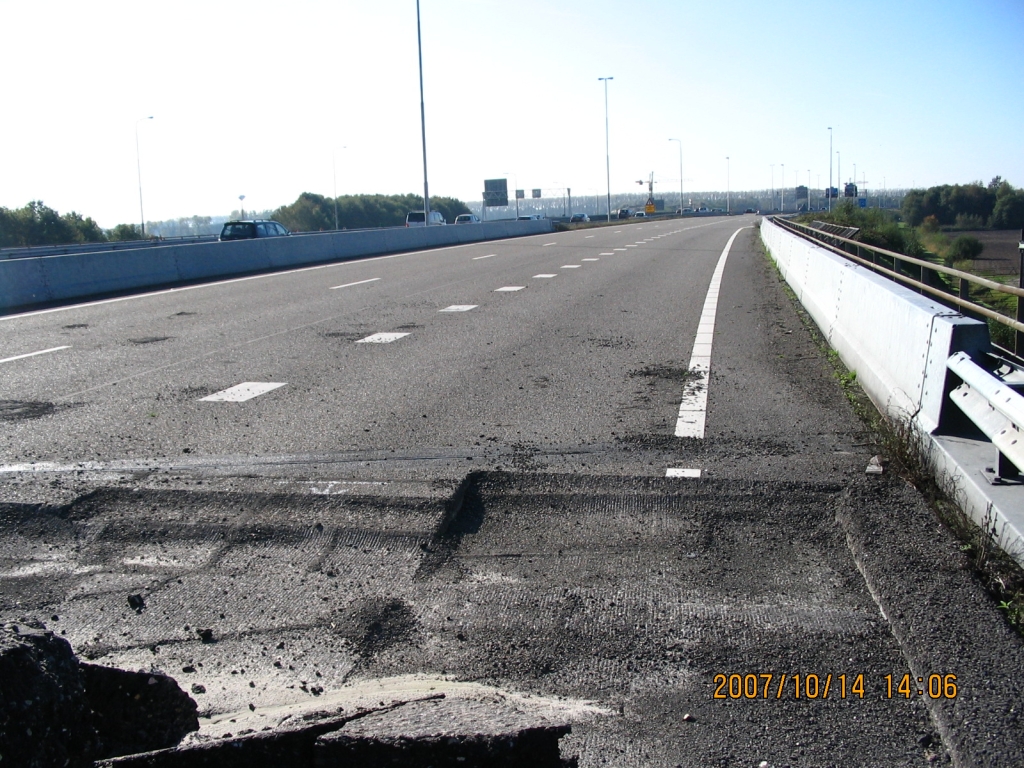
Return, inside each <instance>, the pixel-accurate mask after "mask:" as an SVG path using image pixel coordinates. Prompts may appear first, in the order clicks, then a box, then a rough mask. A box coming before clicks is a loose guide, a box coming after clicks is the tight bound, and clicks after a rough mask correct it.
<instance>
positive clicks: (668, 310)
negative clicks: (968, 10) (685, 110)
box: [0, 217, 1024, 766]
mask: <svg viewBox="0 0 1024 768" xmlns="http://www.w3.org/2000/svg"><path fill="white" fill-rule="evenodd" d="M753 223H754V219H753V217H732V218H728V219H719V220H683V221H662V222H658V223H644V224H632V223H631V224H628V225H623V226H621V227H613V228H609V229H591V230H581V231H575V232H569V233H556V234H552V235H546V236H541V237H537V238H524V239H520V240H513V241H504V242H500V243H483V244H476V245H473V246H469V247H461V248H451V249H442V250H438V251H431V252H425V253H420V254H400V255H397V256H395V257H392V258H385V259H368V260H364V261H359V262H349V263H346V264H341V265H332V266H328V267H325V268H320V269H312V270H305V271H296V272H292V273H288V274H283V275H273V276H266V277H261V278H259V279H253V280H245V281H240V282H231V283H226V284H222V285H216V286H205V287H200V288H196V289H193V290H186V291H178V292H172V293H161V294H158V295H153V296H145V297H137V298H132V299H129V300H125V301H118V302H114V303H104V304H98V305H95V306H85V307H71V308H66V309H62V310H60V311H56V312H48V313H45V314H33V315H26V316H22V317H14V318H0V339H2V342H0V359H4V358H7V357H13V356H16V355H21V354H26V353H29V352H33V351H37V350H44V349H50V348H53V347H57V346H63V345H69V346H70V349H65V350H61V351H57V352H52V353H48V354H45V355H39V356H36V357H32V358H23V359H20V360H17V361H13V362H9V363H3V364H0V374H2V378H0V423H2V426H3V429H2V430H0V464H2V465H3V466H2V467H0V470H3V471H2V472H0V584H2V587H0V619H2V620H4V621H7V620H12V619H16V618H20V617H24V616H28V617H34V618H38V619H41V620H43V621H44V622H45V623H46V624H47V625H48V626H50V627H51V628H52V629H54V630H56V631H58V632H60V633H61V634H62V635H63V636H65V637H66V638H67V639H68V640H69V641H70V642H71V644H72V646H73V647H74V649H75V650H76V651H77V652H78V653H79V654H81V655H82V656H84V657H88V658H90V659H94V660H96V661H97V663H102V664H107V665H111V666H121V667H124V668H127V669H140V668H141V669H151V668H152V669H157V670H162V671H164V672H166V673H167V674H169V675H171V676H172V677H174V678H175V679H177V680H178V681H179V683H180V684H181V685H182V687H183V688H184V689H185V690H187V691H190V690H191V691H194V693H193V696H194V698H195V699H196V700H197V702H199V706H200V710H201V712H202V713H203V714H204V715H205V717H204V719H203V723H204V725H203V730H202V731H201V734H200V736H198V737H194V738H195V739H196V740H198V741H204V740H205V741H209V740H211V739H216V738H219V737H223V736H224V735H225V734H227V733H231V734H232V735H233V736H238V735H239V733H242V732H244V731H248V730H255V731H260V729H262V728H266V727H274V726H276V725H278V724H279V723H281V722H284V721H286V720H288V718H289V717H290V716H294V714H295V713H296V712H298V711H309V710H317V709H322V710H324V711H334V710H336V709H337V708H338V707H344V706H347V707H348V710H349V711H351V709H352V707H354V706H358V707H364V706H369V704H372V703H374V702H372V701H371V700H372V699H374V698H375V696H376V693H375V692H376V691H378V690H379V691H382V693H381V694H380V695H381V698H382V699H387V700H388V701H391V700H392V699H394V698H395V697H396V696H397V697H399V698H401V697H402V696H407V697H410V698H416V697H422V696H424V695H430V692H431V691H434V692H436V691H438V690H442V691H446V692H447V694H448V695H450V696H452V697H460V696H466V697H470V698H473V697H476V698H478V699H483V700H486V699H487V698H488V697H498V698H501V699H502V700H504V701H509V700H513V699H514V700H515V701H517V702H521V703H522V702H531V704H530V706H533V707H535V708H539V709H536V711H535V710H530V711H531V712H533V716H537V717H541V716H543V717H546V718H548V719H551V720H554V721H559V722H561V721H565V722H571V723H572V725H573V728H572V733H571V734H570V735H568V736H566V737H565V738H564V739H563V740H562V753H563V755H564V756H577V757H578V758H579V764H580V765H581V766H596V765H630V766H632V765H635V766H648V765H651V766H662V765H664V766H675V765H685V766H708V765H750V766H758V765H761V764H762V762H763V763H765V764H767V765H770V766H787V765H788V766H822V765H843V766H850V765H856V766H861V765H863V766H869V765H870V766H875V765H877V766H903V765H906V766H911V765H928V764H957V765H992V766H997V765H1014V764H1020V763H1022V762H1024V736H1022V734H1021V730H1020V724H1019V722H1018V717H1019V712H1020V708H1021V705H1022V701H1021V698H1022V696H1021V693H1020V691H1019V679H1020V672H1021V669H1024V652H1022V647H1021V642H1020V639H1019V638H1017V637H1015V636H1013V635H1012V634H1011V633H1010V631H1009V630H1008V629H1007V627H1006V626H1005V623H1004V622H1003V620H1002V617H1001V615H1000V614H999V612H998V610H997V608H995V607H994V606H992V605H991V603H990V602H989V601H988V599H987V598H986V597H985V596H984V594H983V592H982V590H981V589H980V587H979V586H978V585H977V584H976V583H975V582H974V581H973V580H972V578H971V577H970V575H969V573H968V571H967V569H966V564H965V562H964V560H963V556H962V554H961V553H960V552H959V550H958V548H957V546H956V544H955V543H954V542H953V541H952V540H951V539H950V538H949V537H948V536H947V535H946V534H945V533H943V532H942V531H941V529H940V528H939V526H938V524H937V523H936V522H935V520H934V518H933V517H932V515H931V513H930V512H929V511H928V510H927V509H926V508H925V507H924V505H923V503H922V501H921V500H920V498H919V497H918V495H917V494H916V493H915V492H914V491H913V489H912V488H910V487H909V486H907V485H906V484H905V483H904V482H903V481H901V480H899V479H898V478H894V477H890V476H888V475H883V476H866V475H865V474H864V468H865V466H866V464H867V462H868V459H869V458H870V457H871V455H872V454H873V453H874V452H875V450H876V449H875V446H874V445H873V444H872V442H871V438H870V436H869V435H866V434H865V433H864V432H863V427H862V425H861V424H860V422H859V421H858V420H857V419H856V418H855V417H854V415H853V414H852V412H851V409H850V407H849V405H848V403H847V402H846V400H845V398H844V396H843V394H842V392H841V390H840V388H839V386H838V384H837V383H836V381H835V380H834V378H833V376H832V373H831V369H830V368H829V366H828V365H827V363H826V361H825V360H824V359H823V355H822V354H821V352H820V351H819V350H818V348H817V347H816V346H815V344H814V342H813V340H812V339H811V336H810V334H809V333H808V331H807V329H806V328H805V327H804V325H803V322H802V320H801V318H800V316H799V314H798V313H797V311H796V309H795V308H794V307H793V305H792V303H791V301H790V299H789V298H788V297H787V296H786V295H785V293H784V291H783V290H782V288H781V286H780V284H779V281H778V279H777V278H776V276H775V274H774V272H773V271H772V270H771V268H770V267H769V266H768V264H767V262H766V261H765V259H764V257H763V255H762V254H761V252H760V251H759V249H758V247H757V245H756V230H754V229H752V228H748V229H744V230H743V231H742V232H741V233H740V235H739V236H738V237H737V239H736V242H735V245H734V246H733V249H732V253H731V255H730V256H729V261H728V265H727V267H726V270H725V275H724V279H723V283H722V290H721V296H720V299H719V304H718V323H717V326H716V330H715V336H714V351H713V362H712V372H711V377H710V382H709V390H708V397H709V410H708V421H707V423H708V430H707V436H706V438H705V439H704V440H696V439H680V438H675V437H674V436H673V434H674V426H675V418H676V413H677V411H678V408H679V402H680V398H681V396H682V392H683V390H684V388H685V386H686V380H687V375H686V368H687V363H688V360H689V354H690V351H691V348H692V345H693V342H694V334H695V332H696V327H697V323H698V320H699V318H700V314H701V307H702V305H703V301H704V296H705V293H706V292H707V288H708V283H709V281H710V279H711V274H712V272H713V270H714V266H715V263H716V262H717V260H718V258H719V255H720V254H721V252H722V248H723V247H724V245H725V242H726V241H727V240H728V238H729V236H730V235H731V234H732V233H733V232H735V231H736V230H737V229H739V228H741V227H750V226H751V225H752V224H753ZM656 236H658V237H657V238H656V239H654V238H655V237H656ZM548 243H554V244H553V245H547V244H548ZM630 245H631V246H635V247H627V246H630ZM616 248H621V249H624V250H618V251H616V250H614V249H616ZM605 253H611V254H613V255H611V256H606V255H601V254H605ZM480 257H486V258H480ZM584 259H598V260H597V261H584ZM568 265H578V267H577V268H575V269H567V268H563V267H566V266H568ZM539 274H554V275H556V277H553V278H539V277H534V276H535V275H539ZM375 278H377V279H375ZM368 280H373V282H362V281H368ZM353 283H358V284H357V285H352V284H353ZM342 285H346V286H348V287H345V288H336V289H334V290H332V288H333V287H334V286H342ZM504 286H524V288H523V290H520V291H515V292H496V291H495V289H497V288H500V287H504ZM455 304H461V305H466V304H475V305H477V307H476V308H475V309H473V310H471V311H468V312H461V313H444V312H439V311H438V310H440V309H443V308H445V307H448V306H450V305H455ZM376 332H404V333H408V334H409V335H408V336H406V337H404V338H402V339H400V340H398V341H395V342H393V343H391V344H357V343H356V341H357V340H359V339H361V338H364V337H366V336H368V335H369V334H371V333H376ZM244 381H265V382H278V383H282V382H283V383H285V384H286V385H285V386H283V387H280V388H278V389H276V390H274V391H272V392H269V393H268V394H265V395H261V396H260V397H257V398H255V399H253V400H250V401H248V402H245V403H213V402H202V401H200V398H202V397H204V396H206V395H209V394H212V393H214V392H218V391H220V390H223V389H225V388H227V387H231V386H234V385H236V384H239V383H241V382H244ZM33 462H35V463H34V464H33ZM669 468H690V469H700V470H702V472H703V476H702V477H701V478H700V479H699V480H693V479H676V478H666V477H665V473H666V470H667V469H669ZM129 595H140V596H142V597H143V599H144V601H145V607H144V608H143V609H142V610H140V611H135V610H132V609H130V608H129V605H128V602H127V597H128V596H129ZM200 630H203V631H204V634H205V635H206V639H207V640H208V641H209V640H212V641H213V642H203V640H202V638H201V636H200V634H199V631H200ZM205 630H210V632H209V633H206V632H205ZM717 674H724V675H731V674H739V675H749V674H753V675H760V674H772V675H774V677H773V678H772V680H773V683H774V686H773V687H772V690H771V694H770V695H769V697H768V698H764V697H762V696H760V695H759V696H758V698H756V699H746V698H739V699H730V698H728V697H727V698H725V699H715V698H714V693H715V690H716V683H715V675H717ZM782 674H786V675H787V679H788V680H789V682H788V683H787V685H786V688H785V692H784V693H783V695H781V696H780V697H776V695H775V693H776V690H775V686H777V685H778V682H779V679H780V675H782ZM797 674H799V675H801V676H806V675H808V674H817V675H818V676H819V677H820V681H821V685H822V686H824V682H825V680H826V677H827V676H828V675H830V674H831V675H832V676H833V678H832V683H831V684H832V685H833V686H837V685H839V683H838V676H839V675H842V674H845V675H847V679H848V680H852V679H854V678H856V676H858V675H863V679H864V687H865V695H864V697H863V698H860V697H858V696H855V695H854V694H853V693H852V692H849V691H848V693H847V698H846V699H842V698H839V697H838V696H837V693H836V688H835V687H833V688H832V690H831V693H830V695H829V696H828V697H827V698H823V697H821V696H819V697H818V698H817V699H814V700H809V699H808V698H807V697H806V689H805V691H804V693H805V695H804V696H803V697H801V698H800V699H799V700H797V699H796V698H795V697H794V695H793V682H792V676H793V675H797ZM904 674H910V675H912V676H913V677H914V678H915V679H916V678H917V677H921V678H922V680H923V686H924V687H927V682H928V677H929V675H950V674H955V675H956V676H957V681H956V682H957V686H958V696H957V698H956V699H955V700H952V701H944V700H941V699H940V700H931V699H929V698H928V697H927V696H926V695H925V696H918V695H916V690H915V691H914V695H912V696H911V698H910V699H909V700H908V699H905V698H903V697H902V696H899V695H896V694H895V691H894V696H893V697H892V698H888V697H887V696H886V695H885V693H886V681H885V676H886V675H892V676H894V678H895V679H894V681H893V687H894V688H895V687H896V686H897V685H898V682H899V679H900V678H902V677H903V675H904ZM468 683H473V684H475V685H477V686H478V688H474V689H472V691H470V689H468V688H466V687H465V686H466V684H468ZM850 684H851V683H849V682H848V685H850ZM760 685H761V686H763V678H762V682H761V683H760ZM193 686H196V687H195V688H193ZM460 686H461V687H460ZM917 687H918V686H917V685H916V683H915V685H914V688H915V689H916V688H917ZM200 689H201V690H202V692H198V691H199V690H200ZM760 690H761V689H759V693H760ZM467 691H470V692H467ZM383 692H386V695H385V693H383ZM510 697H511V698H510ZM526 697H528V698H526ZM368 702H369V703H368ZM524 708H525V709H524ZM520 709H521V710H522V711H526V710H527V709H529V707H528V706H527V705H526V704H522V706H521V707H520Z"/></svg>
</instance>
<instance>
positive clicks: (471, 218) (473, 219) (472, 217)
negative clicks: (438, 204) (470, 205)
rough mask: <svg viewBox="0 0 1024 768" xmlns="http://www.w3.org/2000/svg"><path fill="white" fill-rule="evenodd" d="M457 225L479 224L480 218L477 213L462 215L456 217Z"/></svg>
mask: <svg viewBox="0 0 1024 768" xmlns="http://www.w3.org/2000/svg"><path fill="white" fill-rule="evenodd" d="M455 223H456V224H479V223H480V217H479V216H477V215H476V214H475V213H460V214H459V215H458V216H456V217H455Z"/></svg>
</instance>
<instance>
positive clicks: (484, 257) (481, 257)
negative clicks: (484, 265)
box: [473, 253, 494, 261]
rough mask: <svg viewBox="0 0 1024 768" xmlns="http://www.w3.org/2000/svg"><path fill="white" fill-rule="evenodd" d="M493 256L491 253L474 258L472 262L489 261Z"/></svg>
mask: <svg viewBox="0 0 1024 768" xmlns="http://www.w3.org/2000/svg"><path fill="white" fill-rule="evenodd" d="M493 255H494V254H493V253H488V254H487V255H486V256H474V257H473V261H480V259H489V258H491V256H493Z"/></svg>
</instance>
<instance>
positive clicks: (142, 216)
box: [135, 115, 153, 237]
mask: <svg viewBox="0 0 1024 768" xmlns="http://www.w3.org/2000/svg"><path fill="white" fill-rule="evenodd" d="M152 119H153V116H152V115H150V116H149V117H140V118H139V119H138V120H136V121H135V168H136V170H137V171H138V172H139V219H140V220H141V224H142V236H143V237H145V236H146V214H145V213H143V212H142V160H141V159H140V155H139V123H141V122H144V121H146V120H152Z"/></svg>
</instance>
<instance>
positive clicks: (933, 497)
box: [757, 238, 1024, 636]
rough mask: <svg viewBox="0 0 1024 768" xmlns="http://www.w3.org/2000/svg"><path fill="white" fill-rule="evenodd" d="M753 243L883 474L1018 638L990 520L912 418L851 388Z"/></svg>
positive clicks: (1023, 592)
mask: <svg viewBox="0 0 1024 768" xmlns="http://www.w3.org/2000/svg"><path fill="white" fill-rule="evenodd" d="M757 242H758V245H759V247H760V248H761V250H762V252H763V255H764V258H765V260H766V261H767V263H768V264H769V265H770V266H771V267H772V269H773V270H774V271H775V274H776V276H777V277H778V279H779V283H780V284H781V285H782V288H783V290H784V291H785V292H786V295H787V296H788V297H789V299H790V301H791V302H792V303H793V306H794V308H795V309H796V312H797V315H798V316H799V317H800V320H801V322H802V323H803V324H804V326H805V327H806V328H807V331H808V332H809V333H810V335H811V338H812V340H813V341H814V344H815V345H816V346H817V347H818V349H819V350H821V351H822V352H823V353H824V355H825V358H826V360H828V362H829V365H830V366H831V367H832V370H833V376H834V377H835V379H836V381H837V383H838V384H839V386H840V388H841V389H842V391H843V394H844V395H845V396H846V399H847V400H848V401H849V403H850V405H851V406H852V408H853V410H854V413H856V414H857V417H858V418H859V419H860V420H861V422H862V423H863V424H864V425H865V427H866V428H867V429H868V430H869V432H870V434H871V435H872V437H873V441H874V443H875V445H876V446H877V447H878V449H879V450H878V452H879V453H881V454H882V455H883V456H884V457H885V458H886V459H887V460H888V470H889V471H890V472H894V473H895V474H896V475H898V476H899V477H900V478H902V479H903V480H905V481H906V482H908V483H910V485H912V486H913V487H914V488H915V489H916V490H917V491H918V492H919V493H920V494H921V496H922V497H923V498H924V500H925V502H926V503H927V504H928V506H929V507H930V508H931V510H932V511H933V513H934V514H935V516H936V518H937V519H938V520H939V521H940V522H941V523H942V525H943V526H944V527H945V528H946V529H947V530H948V531H949V532H950V533H951V534H952V535H953V537H954V538H955V539H956V540H957V541H958V542H959V546H960V550H961V551H962V552H963V553H964V554H965V555H966V557H967V561H968V563H969V565H970V568H971V571H972V572H973V573H974V575H975V576H976V577H977V578H978V580H979V581H980V582H981V584H982V585H983V586H984V587H985V589H986V590H987V591H988V593H989V595H991V596H992V599H993V601H994V603H995V605H996V607H997V608H999V610H1000V611H1002V612H1003V614H1004V615H1005V616H1006V620H1007V622H1008V623H1009V625H1010V626H1011V627H1012V628H1013V629H1014V630H1015V631H1016V632H1017V633H1018V634H1020V635H1021V636H1024V569H1022V568H1021V567H1020V565H1019V564H1018V563H1017V561H1016V560H1014V558H1013V557H1011V556H1010V555H1009V554H1007V552H1006V550H1005V549H1004V548H1003V547H1001V546H999V543H1000V542H999V541H998V538H997V531H996V529H995V526H994V524H993V521H991V520H986V521H985V525H983V526H979V525H978V524H977V523H975V522H974V521H973V520H972V519H971V518H970V516H969V515H968V514H967V513H966V512H964V510H963V506H962V504H961V503H960V500H959V497H960V492H959V489H958V488H957V487H956V484H955V482H953V481H952V480H951V478H948V477H941V476H940V473H939V471H938V469H937V468H936V466H935V462H934V460H933V458H932V454H931V451H930V443H929V441H928V436H927V435H925V434H923V433H922V432H921V430H920V428H919V427H918V426H917V424H916V423H915V422H914V421H913V418H912V416H910V415H908V416H907V417H905V418H897V417H894V416H886V415H883V414H881V413H880V412H879V411H878V409H877V408H875V406H874V403H872V402H871V400H870V399H869V398H868V396H867V394H866V393H865V392H864V390H863V389H861V388H860V387H859V386H857V372H856V371H851V370H848V369H847V368H846V366H845V365H844V364H843V362H842V360H841V359H840V357H839V353H838V352H836V351H835V350H834V349H832V348H831V347H830V346H829V344H828V342H827V341H826V339H825V337H824V336H822V334H821V331H820V330H819V329H818V327H817V325H815V323H814V320H813V319H812V318H811V317H810V315H809V314H808V313H807V311H806V310H805V309H804V308H803V306H802V305H801V304H800V300H799V299H798V298H797V296H796V294H795V293H793V291H792V289H791V288H790V287H789V284H788V283H787V282H786V281H785V279H784V278H783V276H782V273H781V272H780V271H779V268H778V265H776V263H775V261H774V260H773V259H772V258H771V256H770V255H769V253H768V251H767V249H766V248H765V247H764V244H763V243H762V242H761V241H760V238H758V240H757Z"/></svg>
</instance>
